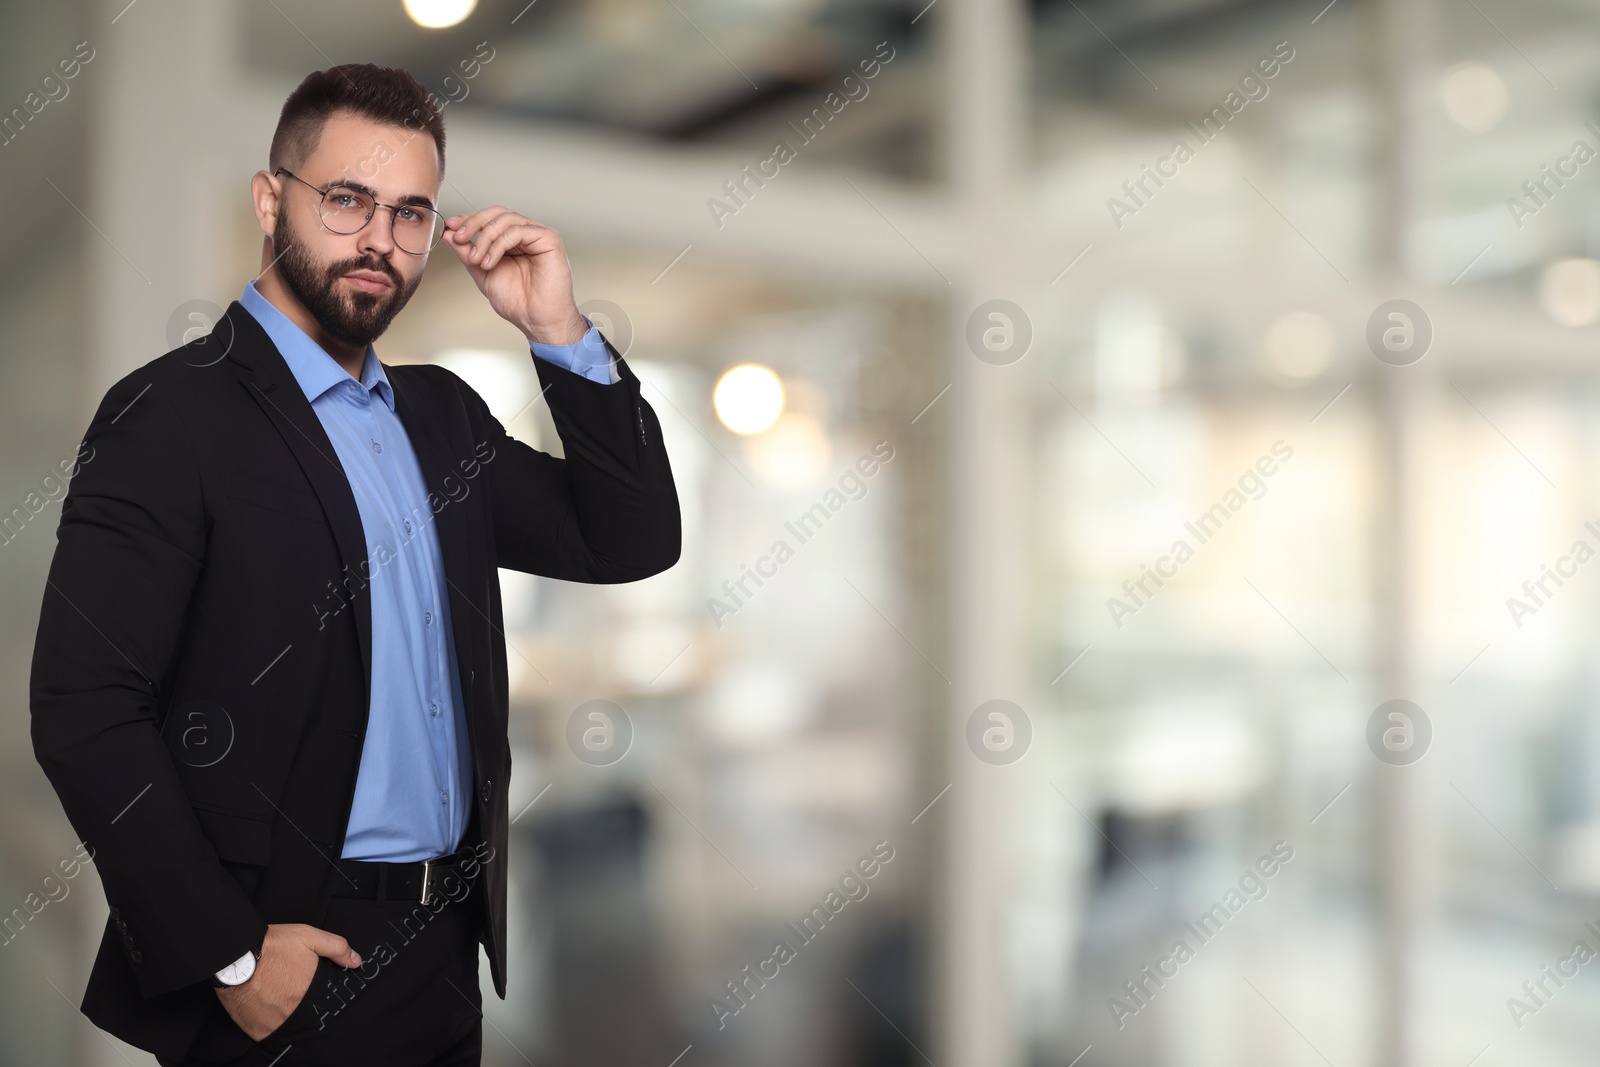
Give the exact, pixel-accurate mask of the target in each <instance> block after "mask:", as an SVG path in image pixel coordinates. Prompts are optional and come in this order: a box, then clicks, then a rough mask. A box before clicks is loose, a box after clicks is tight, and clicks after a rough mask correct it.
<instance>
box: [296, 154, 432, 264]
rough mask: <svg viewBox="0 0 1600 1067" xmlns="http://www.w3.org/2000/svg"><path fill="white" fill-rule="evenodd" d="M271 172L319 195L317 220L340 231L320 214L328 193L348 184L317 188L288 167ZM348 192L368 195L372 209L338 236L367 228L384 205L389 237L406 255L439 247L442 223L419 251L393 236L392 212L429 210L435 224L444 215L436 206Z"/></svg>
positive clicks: (361, 194) (333, 230)
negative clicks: (384, 201) (380, 199)
mask: <svg viewBox="0 0 1600 1067" xmlns="http://www.w3.org/2000/svg"><path fill="white" fill-rule="evenodd" d="M272 173H273V174H274V175H278V174H287V175H288V176H289V177H291V178H293V179H294V180H295V181H297V182H299V183H300V184H301V185H303V186H305V187H306V188H307V189H310V190H311V191H312V192H314V193H316V194H317V195H318V196H320V197H321V198H322V199H320V200H318V201H317V221H318V222H320V223H322V227H323V229H325V230H327V231H328V232H329V233H340V231H338V230H336V229H334V228H333V227H332V226H329V225H328V220H327V219H326V218H324V217H323V215H322V206H323V205H324V204H326V203H327V202H328V194H329V193H331V192H333V190H335V189H349V188H350V187H349V186H347V185H345V184H344V183H343V182H339V181H334V182H329V183H328V187H327V188H326V189H318V188H317V187H316V186H315V185H312V184H311V183H310V182H308V181H306V180H305V179H304V178H302V177H300V175H298V174H296V173H295V172H294V171H292V170H290V169H289V168H288V167H279V168H278V169H277V170H275V171H273V172H272ZM350 192H352V193H354V194H355V195H357V196H365V197H368V199H370V200H371V201H372V210H371V211H369V212H367V217H366V219H365V220H363V221H362V223H361V225H360V226H357V227H356V228H355V229H353V230H351V231H350V233H340V236H342V237H349V236H350V235H351V234H357V233H360V232H361V231H362V230H364V229H366V228H367V224H368V223H370V222H371V221H372V216H374V215H376V214H377V213H378V209H379V208H380V207H386V208H388V209H389V239H390V240H392V241H394V246H395V248H397V249H399V250H400V251H402V252H404V253H405V254H406V255H408V256H425V255H427V254H428V253H429V252H432V251H433V250H434V249H435V248H438V247H439V241H440V240H441V239H442V238H443V237H444V227H443V226H442V225H440V226H437V229H436V230H435V231H434V235H433V241H432V243H430V244H429V245H428V247H427V248H425V249H423V250H422V251H421V252H413V251H411V250H410V249H409V248H400V242H399V240H398V239H397V238H396V237H395V233H394V213H395V212H396V211H398V210H400V208H403V207H404V208H410V209H411V210H413V211H431V212H432V213H433V217H434V221H435V223H436V224H437V223H440V222H442V221H443V220H444V216H443V215H442V214H440V212H439V210H438V208H434V207H429V206H427V205H425V204H380V203H379V202H378V200H377V198H376V197H372V196H370V195H369V194H367V193H363V192H361V191H360V190H359V189H350Z"/></svg>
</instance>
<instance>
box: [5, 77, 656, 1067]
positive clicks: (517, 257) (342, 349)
mask: <svg viewBox="0 0 1600 1067" xmlns="http://www.w3.org/2000/svg"><path fill="white" fill-rule="evenodd" d="M443 172H444V127H443V123H442V122H441V120H440V117H439V114H438V108H437V106H436V105H434V104H432V103H431V100H430V97H429V94H428V93H427V91H426V90H425V89H424V88H423V87H422V86H421V85H419V84H418V83H417V82H416V81H415V79H413V78H412V77H411V76H410V75H409V74H407V73H405V72H404V71H399V70H393V69H389V68H383V67H376V66H371V65H366V64H361V65H345V66H339V67H334V68H331V69H329V70H326V71H319V72H317V73H314V74H312V75H310V76H309V77H307V78H306V79H305V81H304V82H302V83H301V85H300V86H299V87H298V88H297V89H295V91H294V93H293V94H291V95H290V97H289V98H288V100H287V101H286V102H285V104H284V107H283V112H282V114H281V116H280V118H279V123H278V127H277V131H276V133H275V134H274V136H273V139H272V145H271V150H270V156H269V167H268V169H267V170H263V171H260V172H258V173H257V174H256V175H255V176H254V177H253V179H252V181H251V195H252V198H253V201H254V206H255V211H256V218H257V220H258V222H259V224H260V226H261V229H262V232H263V234H264V235H265V237H264V238H263V241H262V254H261V263H262V272H261V275H260V276H259V278H258V279H256V280H255V281H254V282H251V283H247V284H246V285H245V288H244V292H243V294H242V295H241V296H240V299H239V300H238V301H236V302H234V303H233V304H231V305H230V306H229V308H228V309H227V312H226V313H225V314H224V316H223V317H222V318H221V319H220V320H219V321H218V323H217V325H216V327H215V329H214V330H213V331H212V333H211V334H210V335H209V336H208V337H205V338H203V339H200V340H197V341H195V342H193V343H191V344H188V345H185V346H183V347H182V348H179V349H176V350H175V351H172V352H169V353H167V354H166V355H164V356H162V357H160V358H159V359H156V360H154V361H152V362H150V363H148V364H146V365H145V366H143V367H140V368H139V369H138V370H135V371H133V372H132V373H130V374H129V375H127V376H126V377H125V378H123V379H122V380H121V381H119V382H118V383H116V384H115V385H114V386H112V387H111V389H110V390H109V391H108V392H107V393H106V395H105V398H104V400H103V401H102V402H101V404H100V407H99V409H98V411H97V412H96V414H95V416H94V418H93V420H92V422H91V423H90V425H89V429H88V432H87V434H86V436H85V448H84V450H83V454H85V455H88V456H92V460H91V461H88V462H85V463H83V465H82V469H81V470H80V471H79V472H78V474H77V476H76V478H75V479H74V480H73V482H72V484H71V488H70V490H69V492H68V494H67V496H66V499H65V501H64V502H63V505H62V514H61V524H60V528H59V530H58V533H57V541H58V543H57V547H56V554H55V558H54V561H53V562H52V564H51V567H50V573H49V579H48V582H47V585H46V589H45V594H44V603H43V607H42V609H41V614H40V619H39V630H38V637H37V641H36V644H35V648H34V657H33V671H32V678H31V689H30V697H31V710H32V737H33V745H34V751H35V754H36V755H37V757H38V760H39V762H40V764H41V766H42V767H43V768H44V770H45V773H46V774H47V776H48V777H49V779H50V781H51V783H52V785H54V787H55V789H56V792H57V793H58V795H59V796H60V798H61V802H62V806H63V807H64V808H65V810H66V813H67V816H68V818H69V819H70V821H71V822H72V825H73V827H74V829H75V830H76V831H77V832H78V833H79V834H80V835H81V836H82V837H83V838H84V840H85V842H86V844H87V846H88V847H89V848H90V849H92V850H93V854H94V857H95V865H96V867H97V868H98V869H99V871H100V875H101V878H102V880H103V883H104V885H105V890H106V897H107V902H108V903H109V905H110V918H109V920H108V921H107V924H106V929H105V935H104V938H103V940H102V942H101V945H100V950H99V954H98V956H97V958H96V960H95V965H94V969H93V972H92V974H91V976H90V979H89V986H88V989H87V991H86V993H85V995H84V1001H83V1011H84V1013H85V1014H86V1015H88V1016H89V1018H90V1019H91V1020H93V1021H94V1022H95V1023H96V1024H97V1025H99V1026H101V1027H102V1028H104V1029H106V1030H108V1031H110V1032H111V1033H113V1034H116V1035H117V1036H119V1037H121V1038H123V1039H124V1040H126V1041H128V1042H130V1043H132V1044H134V1045H137V1046H139V1047H141V1048H145V1049H149V1050H151V1051H153V1052H154V1053H156V1055H157V1058H158V1059H159V1062H161V1063H162V1064H163V1065H172V1064H178V1063H182V1064H209V1063H236V1064H260V1065H263V1067H264V1065H267V1064H270V1063H275V1062H276V1063H283V1064H289V1063H308V1064H334V1063H383V1064H391V1065H405V1064H439V1065H443V1064H476V1063H478V1062H479V1058H480V1052H481V1041H482V1030H481V1010H480V1009H481V1000H480V996H479V992H478V988H479V987H478V966H477V960H478V949H477V946H478V944H479V943H480V942H481V943H482V945H483V946H484V949H485V950H486V952H487V955H488V958H489V963H490V971H491V975H492V977H493V980H494V988H495V992H496V993H497V994H498V995H499V996H500V997H501V998H502V999H503V998H504V997H505V967H506V961H505V956H506V860H505V851H506V835H507V822H508V819H507V801H506V795H507V790H506V787H507V782H508V779H509V778H510V774H511V761H510V755H509V748H508V744H507V738H506V719H507V672H506V658H505V655H506V653H505V641H504V633H503V626H502V618H501V604H500V589H499V584H498V581H497V575H496V568H497V567H509V568H512V569H514V570H521V571H526V572H530V573H533V574H540V575H545V576H548V577H553V578H563V579H567V580H571V581H583V582H627V581H634V580H637V579H641V578H645V577H647V576H649V575H652V574H655V573H658V572H660V571H662V570H664V569H666V568H667V567H670V566H672V564H673V563H675V562H676V560H677V558H678V553H679V537H680V524H679V512H678V501H677V494H676V490H675V488H674V485H673V480H672V472H671V469H670V467H669V465H668V461H667V455H666V452H665V450H664V448H663V446H662V441H661V431H660V427H659V424H658V423H657V420H656V416H655V413H654V412H653V411H652V410H651V408H650V406H649V405H648V404H647V403H646V402H645V401H644V399H643V398H642V397H641V396H640V392H639V382H638V380H637V379H636V378H635V377H634V375H633V374H632V372H631V371H630V370H629V369H628V367H627V365H626V364H625V363H624V362H623V361H622V359H621V357H620V356H619V355H618V354H617V352H616V350H615V349H614V348H613V347H612V346H611V344H610V343H609V342H608V341H606V340H605V339H604V338H602V337H601V336H600V334H599V333H598V331H597V330H595V329H594V327H593V326H592V324H590V323H589V322H588V321H587V320H586V319H584V318H583V317H582V316H581V315H580V314H579V313H578V310H577V307H576V305H575V304H574V303H573V295H572V278H571V274H570V266H569V264H568V262H567V257H566V254H565V252H564V251H563V249H562V244H561V238H560V235H559V234H557V233H556V232H555V231H554V230H552V229H550V228H548V227H546V226H542V225H540V224H539V223H536V222H533V221H531V220H529V219H528V218H526V217H524V216H522V215H519V214H517V213H515V212H512V211H509V210H507V209H506V208H503V207H490V208H485V209H483V210H481V211H473V212H472V213H470V214H466V215H456V216H451V217H449V218H443V219H441V218H439V217H438V216H437V214H436V212H435V211H434V206H435V205H436V204H437V200H438V193H439V188H440V184H441V181H442V179H443ZM173 206H175V207H181V202H178V203H175V204H174V205H173ZM151 210H159V205H152V207H151ZM441 241H442V242H443V243H444V244H446V245H448V247H449V249H450V251H451V252H452V253H454V255H455V257H456V259H458V260H459V261H460V262H461V264H462V265H463V266H464V267H465V269H466V270H467V272H468V274H470V275H471V277H472V279H473V281H474V282H475V283H477V286H478V289H479V290H480V291H481V292H482V293H483V295H484V297H485V298H486V299H487V300H488V302H489V305H490V306H491V307H492V308H493V309H494V310H495V312H496V313H498V314H499V315H500V316H501V317H502V318H504V319H506V320H507V321H508V322H509V323H511V324H512V325H513V326H515V327H516V328H517V329H518V330H520V331H521V333H522V334H523V336H524V337H526V338H527V339H528V342H529V344H530V346H531V351H532V358H533V361H534V364H535V366H536V367H537V370H538V376H539V379H540V382H541V383H542V385H543V388H544V396H545V399H546V401H547V402H548V404H549V406H550V410H551V413H552V415H553V416H554V419H555V423H556V427H557V430H558V431H559V433H560V436H561V440H562V443H563V445H564V447H565V453H566V458H565V459H564V460H560V459H555V458H553V457H551V456H548V455H545V454H544V453H541V452H537V451H535V450H533V449H532V448H530V447H529V446H527V445H525V444H523V443H521V442H519V441H516V440H515V439H513V438H511V437H510V436H508V435H507V434H506V432H505V429H504V428H503V427H502V426H501V424H500V423H499V422H498V421H497V420H496V419H495V418H494V416H493V415H492V414H490V411H489V409H488V407H487V406H486V405H485V403H484V401H483V400H482V399H481V398H480V397H479V396H478V395H477V394H476V393H475V392H474V391H473V390H472V389H471V388H470V387H468V386H467V385H466V383H465V382H463V381H462V380H461V379H459V378H458V377H456V376H455V375H453V374H451V373H450V372H449V371H447V370H444V369H443V368H440V367H435V366H428V365H416V366H388V365H385V364H382V363H380V362H379V361H378V358H377V356H376V354H375V352H374V350H373V347H372V341H373V340H374V339H375V338H377V337H378V336H380V335H381V334H382V333H383V332H384V330H385V329H386V328H387V327H388V325H389V323H390V322H391V321H392V320H393V319H394V317H395V316H396V315H397V314H398V313H399V312H400V310H401V308H403V307H404V306H405V304H406V301H407V300H408V299H409V298H410V296H411V294H412V292H414V291H415V289H416V286H417V284H418V283H419V282H420V281H421V279H422V272H423V269H424V267H425V265H426V263H427V258H428V253H429V251H430V249H433V248H435V247H436V246H437V244H438V243H439V242H441Z"/></svg>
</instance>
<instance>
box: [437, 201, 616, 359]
mask: <svg viewBox="0 0 1600 1067" xmlns="http://www.w3.org/2000/svg"><path fill="white" fill-rule="evenodd" d="M444 241H445V243H446V244H448V245H449V246H450V248H451V249H452V250H453V251H454V252H455V254H456V258H457V259H459V260H461V265H462V266H464V267H466V268H467V273H468V274H470V275H472V280H473V281H474V282H476V283H477V285H478V290H479V291H480V292H481V293H483V295H484V296H486V297H488V298H489V306H490V307H492V308H494V310H495V313H496V314H497V315H499V316H500V317H501V318H503V319H505V320H506V321H507V322H510V323H511V324H512V325H513V326H515V327H517V329H519V330H521V331H522V334H523V336H524V337H526V338H528V340H530V341H538V342H540V343H541V344H552V345H571V344H577V343H578V341H579V340H580V339H582V337H583V335H584V334H585V333H587V332H588V331H589V324H588V323H586V322H584V320H583V316H582V315H580V314H578V305H577V304H576V303H575V302H574V301H573V298H572V266H571V264H569V263H568V262H567V252H566V249H564V248H563V247H562V246H561V235H560V234H559V233H557V232H556V231H555V230H552V229H551V228H550V227H548V226H543V225H540V224H539V223H537V222H534V221H533V220H532V219H529V218H527V217H525V216H523V215H518V214H517V213H516V212H514V211H510V210H508V209H506V208H503V207H499V206H496V207H490V208H484V209H483V210H482V211H475V212H473V213H472V214H470V215H452V216H450V217H449V218H447V219H445V220H444Z"/></svg>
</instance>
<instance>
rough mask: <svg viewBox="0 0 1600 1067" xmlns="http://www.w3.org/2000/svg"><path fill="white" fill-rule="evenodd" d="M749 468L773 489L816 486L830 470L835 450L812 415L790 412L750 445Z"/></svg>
mask: <svg viewBox="0 0 1600 1067" xmlns="http://www.w3.org/2000/svg"><path fill="white" fill-rule="evenodd" d="M747 450H748V452H749V456H750V467H751V469H753V470H754V471H755V472H756V477H758V478H760V479H761V480H762V481H764V482H766V483H767V484H768V485H770V486H772V487H773V488H774V489H804V488H806V487H807V486H811V485H815V484H816V483H817V481H818V479H820V478H821V477H822V473H823V471H825V470H826V469H827V467H828V460H829V459H830V458H831V457H832V454H833V448H832V446H831V445H829V443H828V432H827V430H826V429H825V428H824V427H823V425H822V423H821V422H819V421H818V420H816V419H814V418H812V417H811V416H810V415H803V414H800V413H799V412H793V411H791V412H789V413H788V414H786V415H784V416H783V417H782V418H780V419H778V421H777V422H776V423H775V424H774V425H773V427H772V429H771V430H770V431H769V432H767V433H764V434H762V435H761V436H759V437H752V438H751V439H750V443H749V445H748V449H747Z"/></svg>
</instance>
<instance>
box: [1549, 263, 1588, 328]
mask: <svg viewBox="0 0 1600 1067" xmlns="http://www.w3.org/2000/svg"><path fill="white" fill-rule="evenodd" d="M1539 303H1540V304H1542V305H1543V306H1544V311H1545V314H1547V315H1549V316H1550V317H1551V318H1552V319H1555V320H1556V321H1557V322H1559V323H1561V325H1563V326H1590V325H1593V324H1594V323H1595V322H1596V321H1600V263H1597V262H1596V261H1594V260H1592V259H1586V258H1581V257H1575V258H1572V259H1558V260H1556V261H1555V262H1554V263H1552V264H1550V265H1549V266H1548V267H1546V268H1545V269H1544V274H1543V276H1542V277H1540V279H1539Z"/></svg>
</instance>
